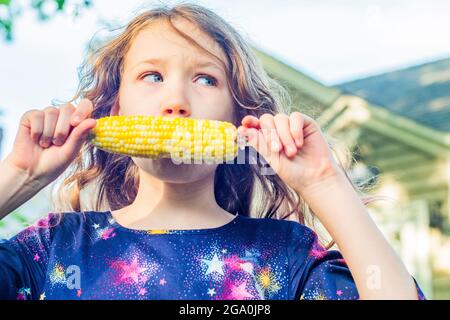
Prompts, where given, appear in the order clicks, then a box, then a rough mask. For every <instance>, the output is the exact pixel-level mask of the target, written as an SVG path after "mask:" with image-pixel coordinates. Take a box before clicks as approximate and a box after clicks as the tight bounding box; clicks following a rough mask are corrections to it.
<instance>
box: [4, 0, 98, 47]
mask: <svg viewBox="0 0 450 320" xmlns="http://www.w3.org/2000/svg"><path fill="white" fill-rule="evenodd" d="M28 2H29V5H28V6H26V7H25V8H24V6H23V5H21V4H20V3H19V1H18V0H0V34H1V33H3V37H4V41H6V42H11V41H13V38H14V33H13V31H14V26H15V23H16V21H17V18H19V17H20V15H21V14H22V13H23V11H24V10H32V11H35V12H36V14H37V19H38V21H41V22H43V21H47V20H49V19H51V18H53V17H54V16H56V15H57V14H60V13H63V12H67V11H69V10H70V13H71V15H72V16H73V17H74V18H76V17H78V16H79V15H80V13H81V12H82V11H83V10H84V9H86V8H90V7H91V6H92V0H29V1H28Z"/></svg>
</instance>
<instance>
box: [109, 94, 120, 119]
mask: <svg viewBox="0 0 450 320" xmlns="http://www.w3.org/2000/svg"><path fill="white" fill-rule="evenodd" d="M119 112H120V108H119V95H117V96H116V99H115V101H114V105H113V106H112V107H111V112H110V113H109V115H110V116H118V115H119Z"/></svg>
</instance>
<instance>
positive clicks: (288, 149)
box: [274, 113, 297, 157]
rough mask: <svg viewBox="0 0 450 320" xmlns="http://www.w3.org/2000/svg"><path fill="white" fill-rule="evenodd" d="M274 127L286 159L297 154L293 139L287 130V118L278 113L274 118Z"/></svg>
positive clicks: (288, 129)
mask: <svg viewBox="0 0 450 320" xmlns="http://www.w3.org/2000/svg"><path fill="white" fill-rule="evenodd" d="M274 121H275V127H276V129H277V132H278V136H279V137H280V140H281V143H282V144H283V148H284V153H285V154H286V156H288V157H293V156H295V155H296V154H297V147H296V146H295V143H294V139H293V138H292V136H291V130H290V128H289V117H288V116H287V115H286V114H284V113H278V114H276V115H275V117H274Z"/></svg>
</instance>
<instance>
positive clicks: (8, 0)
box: [0, 0, 11, 6]
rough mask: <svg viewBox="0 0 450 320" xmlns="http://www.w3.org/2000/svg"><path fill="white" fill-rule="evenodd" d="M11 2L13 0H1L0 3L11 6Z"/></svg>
mask: <svg viewBox="0 0 450 320" xmlns="http://www.w3.org/2000/svg"><path fill="white" fill-rule="evenodd" d="M10 4H11V0H0V5H4V6H9V5H10Z"/></svg>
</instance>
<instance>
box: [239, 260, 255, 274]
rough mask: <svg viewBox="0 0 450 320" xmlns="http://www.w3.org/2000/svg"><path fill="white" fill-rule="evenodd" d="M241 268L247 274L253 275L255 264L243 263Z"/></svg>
mask: <svg viewBox="0 0 450 320" xmlns="http://www.w3.org/2000/svg"><path fill="white" fill-rule="evenodd" d="M241 268H242V270H244V271H245V272H247V273H253V264H251V263H250V262H246V263H241Z"/></svg>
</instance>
